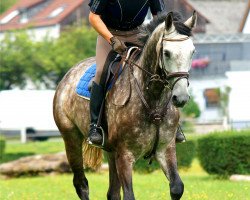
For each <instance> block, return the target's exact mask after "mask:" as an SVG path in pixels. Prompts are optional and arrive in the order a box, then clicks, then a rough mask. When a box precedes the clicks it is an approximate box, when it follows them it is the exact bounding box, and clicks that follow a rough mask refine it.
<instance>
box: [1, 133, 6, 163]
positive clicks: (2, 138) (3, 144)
mask: <svg viewBox="0 0 250 200" xmlns="http://www.w3.org/2000/svg"><path fill="white" fill-rule="evenodd" d="M4 150H5V138H4V137H2V136H1V135H0V158H2V157H3V154H4Z"/></svg>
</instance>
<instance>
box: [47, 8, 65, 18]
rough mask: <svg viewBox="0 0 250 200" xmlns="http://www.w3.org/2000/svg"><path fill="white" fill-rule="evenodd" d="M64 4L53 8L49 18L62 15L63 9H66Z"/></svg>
mask: <svg viewBox="0 0 250 200" xmlns="http://www.w3.org/2000/svg"><path fill="white" fill-rule="evenodd" d="M64 8H65V7H64V6H61V7H59V8H57V9H55V10H53V11H52V12H51V13H50V14H49V18H54V17H56V16H58V15H60V14H61V13H62V12H63V11H64Z"/></svg>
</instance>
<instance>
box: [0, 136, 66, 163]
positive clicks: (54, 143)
mask: <svg viewBox="0 0 250 200" xmlns="http://www.w3.org/2000/svg"><path fill="white" fill-rule="evenodd" d="M61 151H64V144H63V141H62V139H61V138H56V139H50V140H49V141H44V142H28V143H26V144H22V143H20V141H12V140H7V141H6V149H5V153H4V155H3V156H2V157H0V163H5V162H8V161H12V160H16V159H18V158H21V157H24V156H30V155H35V154H49V153H57V152H61Z"/></svg>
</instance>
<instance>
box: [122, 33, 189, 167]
mask: <svg viewBox="0 0 250 200" xmlns="http://www.w3.org/2000/svg"><path fill="white" fill-rule="evenodd" d="M188 39H189V37H188V36H186V37H184V38H179V39H173V38H164V37H163V38H162V40H161V46H163V41H167V42H182V41H185V40H188ZM161 52H162V49H161ZM140 53H141V49H139V48H136V49H135V50H134V51H133V52H132V53H131V55H130V56H127V57H126V58H124V57H123V59H122V60H124V62H125V63H126V65H127V66H128V67H129V68H130V72H131V74H132V76H133V80H134V83H135V89H136V91H137V94H138V95H139V97H140V99H141V101H142V103H143V104H144V106H145V108H146V110H147V112H148V115H149V119H150V121H151V122H152V123H153V124H155V125H156V128H157V129H156V130H157V131H156V137H155V142H154V146H153V148H152V150H151V151H150V152H149V153H148V154H146V155H145V156H144V158H145V159H150V161H149V163H150V164H151V162H152V159H153V157H154V155H155V153H156V148H157V146H158V142H159V129H160V124H161V122H162V121H163V118H164V116H165V115H166V113H167V110H168V107H169V103H170V101H171V99H172V93H173V89H174V86H175V85H176V83H177V82H178V81H180V80H181V79H184V78H185V79H187V81H188V78H189V73H188V72H169V71H167V70H166V69H165V67H162V68H161V70H162V73H161V75H162V76H160V75H159V74H157V73H155V74H153V73H151V72H149V71H148V70H146V69H144V68H143V67H141V66H140V65H138V64H136V63H135V60H136V58H137V57H138V55H140ZM127 55H129V53H127ZM157 59H161V60H163V56H162V54H160V55H159V57H158V58H157ZM133 66H136V67H137V68H139V69H140V70H142V71H143V72H145V73H146V74H147V76H148V77H149V81H148V83H147V88H148V86H149V84H151V83H152V82H160V83H162V84H163V85H164V87H167V88H169V90H170V95H169V97H168V98H167V101H166V102H165V103H164V104H163V105H162V106H157V107H155V108H151V107H150V105H149V104H148V102H147V101H146V99H145V97H144V95H143V92H142V89H141V87H140V85H139V83H138V80H137V79H136V77H135V75H134V69H133ZM175 78H176V80H174V82H173V83H172V84H171V80H172V79H175ZM188 84H189V82H188Z"/></svg>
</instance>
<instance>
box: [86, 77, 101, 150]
mask: <svg viewBox="0 0 250 200" xmlns="http://www.w3.org/2000/svg"><path fill="white" fill-rule="evenodd" d="M103 98H104V88H103V87H102V86H101V85H98V84H96V83H95V82H94V81H93V84H92V89H91V97H90V122H91V124H90V130H89V137H88V142H89V144H93V145H97V146H102V144H103V137H104V135H103V131H102V128H101V127H98V126H97V121H98V118H99V114H100V109H101V106H102V102H103Z"/></svg>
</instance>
